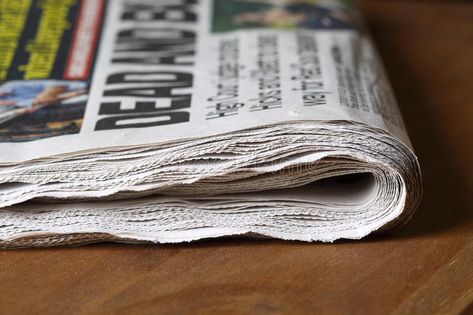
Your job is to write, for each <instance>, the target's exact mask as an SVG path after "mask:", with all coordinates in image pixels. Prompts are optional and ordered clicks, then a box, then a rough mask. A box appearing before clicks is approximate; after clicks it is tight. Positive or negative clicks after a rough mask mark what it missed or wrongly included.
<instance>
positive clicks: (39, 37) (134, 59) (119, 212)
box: [0, 0, 422, 247]
mask: <svg viewBox="0 0 473 315" xmlns="http://www.w3.org/2000/svg"><path fill="white" fill-rule="evenodd" d="M0 29H1V31H0V43H1V44H0V46H1V49H0V245H1V246H3V247H15V246H16V247H18V246H24V247H28V246H50V245H67V244H81V243H87V242H94V241H102V240H112V241H123V242H142V241H149V242H162V243H164V242H182V241H192V240H196V239H201V238H208V237H218V236H230V235H249V236H264V237H276V238H282V239H288V240H303V241H334V240H337V239H341V238H344V239H359V238H361V237H363V236H366V235H368V234H370V233H372V232H374V231H383V230H387V229H389V228H392V227H395V226H398V225H400V224H402V223H403V222H406V221H407V219H409V217H410V216H411V215H412V213H413V211H414V210H415V208H416V207H417V206H418V204H419V201H420V196H421V190H422V189H421V181H420V168H419V164H418V162H417V158H416V156H415V154H414V152H413V149H412V146H411V144H410V142H409V139H408V136H407V134H406V130H405V127H404V124H403V121H402V118H401V116H400V112H399V110H398V107H397V104H396V101H395V98H394V96H393V93H392V91H391V88H390V85H389V82H388V80H387V78H386V75H385V73H384V70H383V67H382V65H381V64H380V61H379V57H378V56H377V53H376V50H375V48H374V46H373V44H372V42H371V40H370V37H369V34H368V32H367V30H366V28H365V26H364V24H363V19H362V16H361V15H360V13H359V11H358V10H357V9H356V8H355V7H354V5H353V4H352V3H351V2H349V1H344V0H318V1H314V0H213V1H212V0H161V1H154V0H113V1H110V0H109V1H106V0H61V1H57V0H55V1H52V0H51V1H48V0H43V1H39V0H15V1H13V0H6V1H2V2H1V3H0Z"/></svg>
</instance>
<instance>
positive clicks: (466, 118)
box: [0, 0, 473, 314]
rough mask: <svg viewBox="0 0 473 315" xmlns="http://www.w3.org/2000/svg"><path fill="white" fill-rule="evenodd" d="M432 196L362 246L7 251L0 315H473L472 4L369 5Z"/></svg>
mask: <svg viewBox="0 0 473 315" xmlns="http://www.w3.org/2000/svg"><path fill="white" fill-rule="evenodd" d="M359 3H360V5H361V8H362V10H363V11H364V13H365V15H366V17H367V20H368V23H369V25H370V28H371V30H372V32H373V36H374V39H375V42H376V43H377V45H378V47H379V50H380V53H381V56H382V58H383V60H384V62H385V65H386V68H387V72H388V74H389V77H390V79H391V81H392V83H393V86H394V90H395V92H396V95H397V98H398V100H399V103H400V106H401V110H402V112H403V115H404V118H405V121H406V124H407V126H408V129H409V133H410V135H411V139H412V142H413V144H414V147H415V150H416V152H417V154H418V156H419V158H420V161H421V165H422V169H423V175H424V187H425V196H424V200H423V203H422V206H421V207H420V209H419V210H418V212H417V213H416V215H415V216H414V218H413V220H412V221H411V222H410V223H409V224H408V225H407V226H406V227H404V228H402V229H400V230H398V231H394V232H392V233H389V234H386V235H382V236H376V237H371V238H368V239H366V240H363V241H356V242H355V241H353V242H351V241H347V242H337V243H335V244H321V243H314V244H307V243H294V242H284V241H277V240H245V239H231V238H227V239H220V240H211V241H201V242H196V243H191V244H184V245H156V246H152V245H140V246H136V245H120V244H96V245H88V246H83V247H77V248H53V249H34V250H9V251H1V252H0V314H108V313H119V314H386V313H392V314H458V313H464V314H470V313H473V210H472V194H473V189H472V188H473V167H472V162H473V152H472V146H473V140H472V136H473V132H472V126H473V121H472V118H473V111H472V109H473V4H472V2H470V1H393V0H365V1H359Z"/></svg>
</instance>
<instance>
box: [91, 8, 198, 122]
mask: <svg viewBox="0 0 473 315" xmlns="http://www.w3.org/2000/svg"><path fill="white" fill-rule="evenodd" d="M196 5H197V0H181V2H180V3H177V4H176V1H166V0H164V1H155V2H153V3H150V2H147V3H141V4H137V3H136V2H130V3H127V2H126V1H125V6H124V10H123V12H122V14H121V16H120V19H121V21H123V22H133V25H134V27H133V28H127V29H122V30H120V31H119V32H118V34H117V36H116V40H115V45H114V47H113V53H112V59H111V62H112V64H116V65H129V66H130V68H133V65H140V66H143V65H144V66H150V67H151V66H156V65H165V66H167V69H169V68H171V69H172V68H174V67H175V68H176V70H175V71H174V70H172V71H169V70H167V71H129V72H119V73H112V74H110V75H108V77H107V80H106V86H105V88H104V91H103V95H102V96H103V97H102V102H101V103H100V108H99V115H100V116H101V118H100V119H99V120H98V121H97V123H96V125H95V130H113V129H121V128H141V127H152V126H160V125H168V124H176V123H182V122H188V121H189V118H190V114H189V108H190V106H191V97H192V95H191V93H190V92H189V89H190V88H191V87H192V85H193V75H192V73H191V72H188V71H184V70H183V68H185V66H191V65H193V64H194V56H195V45H196V39H197V34H196V32H194V31H193V30H195V29H196V28H197V27H196V24H197V21H198V16H197V13H196V10H195V8H196ZM153 21H162V22H168V23H169V25H173V27H166V28H163V27H159V26H156V27H149V25H150V23H149V22H153ZM145 25H147V26H146V27H145ZM174 25H175V26H174ZM183 26H184V27H183ZM102 49H107V48H106V47H103V48H102ZM100 70H102V69H97V71H100ZM102 71H103V70H102ZM181 89H187V90H185V92H184V93H183V91H182V90H181ZM108 97H110V98H113V101H106V99H107V98H108ZM117 99H119V100H120V101H116V100H117ZM104 100H105V101H104ZM130 102H131V103H132V106H130ZM124 103H126V104H127V106H126V109H124V106H122V105H123V104H124Z"/></svg>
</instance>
